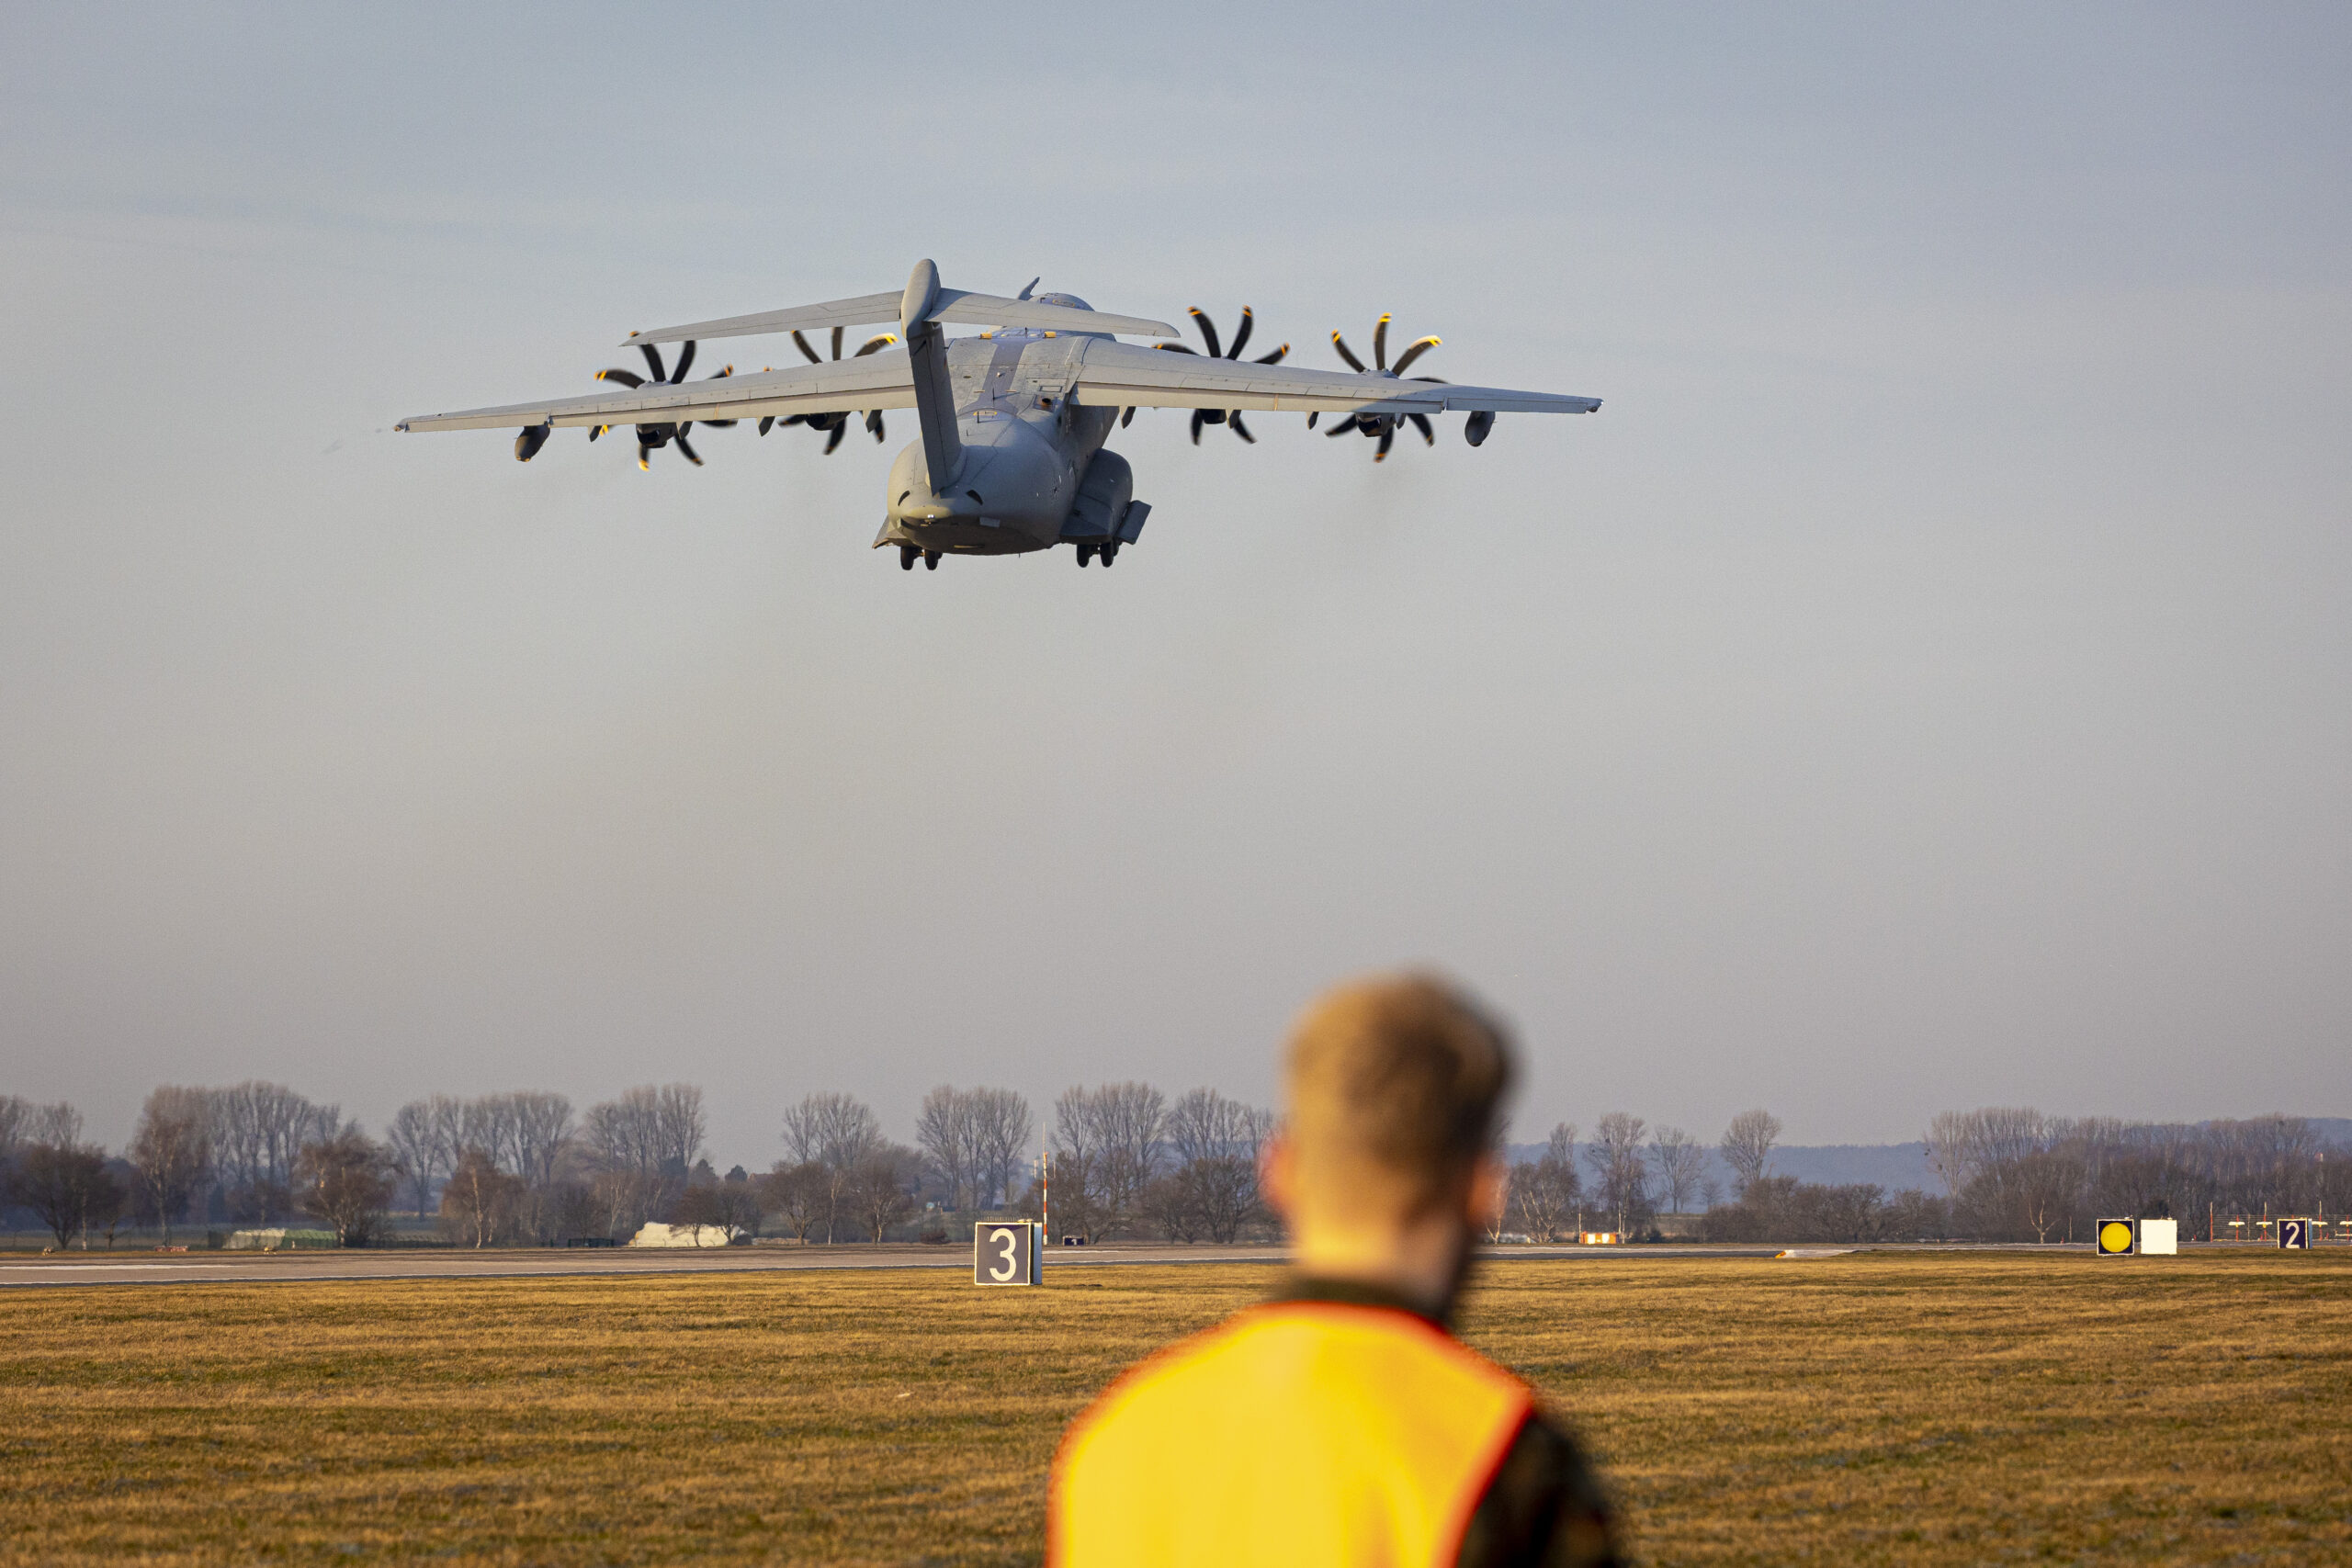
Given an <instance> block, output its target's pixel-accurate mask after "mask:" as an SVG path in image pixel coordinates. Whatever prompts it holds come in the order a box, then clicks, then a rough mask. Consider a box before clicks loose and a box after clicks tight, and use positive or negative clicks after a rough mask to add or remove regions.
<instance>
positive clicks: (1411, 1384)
mask: <svg viewBox="0 0 2352 1568" xmlns="http://www.w3.org/2000/svg"><path fill="white" fill-rule="evenodd" d="M1533 1410H1534V1400H1533V1397H1532V1394H1531V1393H1529V1392H1528V1389H1527V1385H1526V1384H1524V1383H1522V1382H1520V1381H1519V1380H1518V1379H1517V1378H1515V1377H1513V1376H1511V1375H1510V1373H1509V1372H1507V1371H1503V1370H1502V1369H1501V1368H1500V1367H1498V1366H1496V1365H1495V1364H1494V1363H1493V1362H1491V1361H1489V1360H1487V1359H1486V1358H1485V1357H1483V1356H1480V1355H1478V1354H1477V1353H1476V1351H1473V1350H1471V1349H1470V1348H1468V1347H1466V1346H1464V1345H1463V1344H1462V1343H1461V1342H1460V1341H1458V1340H1456V1339H1454V1338H1453V1337H1451V1336H1449V1335H1447V1334H1446V1333H1445V1332H1444V1331H1443V1330H1442V1329H1440V1328H1438V1327H1436V1326H1435V1325H1432V1324H1430V1323H1428V1322H1425V1321H1423V1320H1422V1319H1420V1318H1418V1317H1415V1316H1414V1315H1413V1314H1410V1313H1407V1312H1402V1311H1398V1310H1396V1309H1394V1308H1388V1307H1377V1306H1354V1305H1341V1304H1338V1303H1326V1302H1283V1303H1275V1304H1273V1305H1270V1306H1263V1307H1253V1308H1251V1309H1250V1310H1248V1311H1246V1312H1242V1313H1238V1314H1235V1315H1234V1316H1233V1317H1230V1318H1228V1319H1227V1320H1226V1321H1225V1322H1224V1323H1222V1324H1220V1325H1217V1326H1216V1327H1215V1328H1213V1329H1210V1330H1209V1331H1208V1332H1207V1333H1205V1334H1202V1335H1200V1336H1198V1337H1194V1338H1193V1339H1190V1340H1187V1341H1185V1342H1184V1343H1182V1344H1181V1345H1177V1346H1174V1347H1172V1348H1170V1349H1169V1350H1166V1351H1164V1352H1162V1353H1161V1354H1160V1355H1159V1356H1157V1357H1155V1358H1153V1359H1151V1360H1149V1361H1147V1362H1145V1363H1144V1364H1143V1365H1142V1366H1140V1367H1138V1368H1136V1370H1135V1371H1132V1372H1129V1373H1128V1374H1127V1375H1126V1376H1125V1377H1124V1378H1122V1379H1121V1380H1120V1381H1119V1382H1116V1383H1114V1384H1113V1385H1112V1386H1111V1388H1110V1389H1109V1391H1108V1392H1106V1393H1104V1394H1103V1397H1102V1398H1100V1399H1098V1400H1097V1401H1095V1403H1094V1404H1093V1406H1092V1408H1091V1409H1090V1410H1088V1411H1087V1413H1086V1414H1085V1415H1084V1416H1080V1418H1079V1420H1078V1422H1077V1423H1076V1425H1074V1426H1073V1427H1071V1428H1070V1430H1069V1435H1068V1436H1067V1437H1066V1438H1063V1440H1062V1447H1061V1452H1060V1454H1059V1455H1058V1456H1057V1458H1056V1460H1055V1461H1054V1476H1053V1491H1052V1497H1051V1499H1050V1502H1049V1504H1048V1508H1047V1516H1046V1561H1047V1562H1050V1563H1052V1564H1055V1565H1056V1568H1251V1565H1254V1564H1261V1563H1262V1564H1265V1565H1266V1568H1277V1565H1279V1568H1306V1565H1309V1564H1330V1565H1332V1568H1342V1565H1344V1568H1372V1565H1374V1564H1379V1565H1382V1568H1388V1565H1392V1564H1393V1565H1396V1568H1444V1565H1446V1564H1450V1563H1452V1562H1453V1561H1454V1560H1455V1558H1456V1557H1457V1556H1458V1555H1459V1554H1460V1552H1461V1549H1462V1538H1463V1534H1464V1531H1465V1530H1466V1529H1468V1528H1469V1524H1470V1516H1471V1513H1472V1511H1473V1510H1474V1509H1475V1508H1476V1506H1477V1505H1478V1500H1479V1498H1480V1497H1481V1496H1483V1495H1485V1493H1486V1490H1487V1486H1488V1484H1489V1483H1491V1482H1492V1481H1493V1479H1494V1475H1495V1472H1496V1470H1497V1469H1498V1467H1499V1466H1500V1465H1501V1463H1502V1461H1503V1456H1504V1455H1505V1454H1506V1453H1507V1452H1508V1451H1509V1450H1510V1445H1511V1442H1512V1439H1513V1438H1517V1437H1518V1435H1519V1430H1520V1427H1521V1426H1522V1425H1523V1424H1525V1422H1526V1421H1527V1419H1528V1417H1529V1416H1530V1415H1531V1414H1532V1413H1533Z"/></svg>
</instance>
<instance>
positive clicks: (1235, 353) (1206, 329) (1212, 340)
mask: <svg viewBox="0 0 2352 1568" xmlns="http://www.w3.org/2000/svg"><path fill="white" fill-rule="evenodd" d="M1192 317H1193V325H1194V326H1196V327H1198V328H1200V329H1201V340H1202V341H1203V342H1204V343H1206V344H1208V345H1209V357H1210V358H1211V359H1238V358H1240V357H1241V349H1242V346H1243V345H1244V344H1247V343H1248V342H1249V341H1250V328H1251V327H1253V326H1255V325H1256V324H1257V321H1256V318H1254V317H1253V316H1251V315H1250V308H1249V307H1248V306H1247V305H1244V306H1243V307H1242V308H1241V325H1240V326H1239V327H1238V329H1236V331H1235V332H1234V334H1233V346H1232V347H1231V348H1224V347H1220V346H1219V345H1218V343H1217V335H1216V322H1214V321H1210V320H1209V318H1208V313H1207V312H1206V311H1204V310H1202V309H1201V308H1200V307H1199V306H1198V305H1195V306H1193V310H1192ZM1152 346H1153V347H1154V348H1164V349H1166V350H1167V351H1168V352H1169V353H1170V354H1193V353H1196V352H1198V351H1197V350H1194V349H1190V348H1186V347H1185V346H1184V345H1183V344H1181V343H1159V344H1152ZM1289 352H1290V344H1283V345H1282V347H1280V348H1278V349H1276V350H1274V352H1273V353H1272V354H1261V355H1259V356H1258V357H1257V359H1256V360H1255V361H1254V363H1256V364H1259V365H1272V364H1274V363H1275V362H1276V361H1278V360H1280V359H1281V358H1282V356H1283V355H1285V354H1288V353H1289ZM1135 416H1136V411H1135V410H1133V409H1129V410H1127V411H1126V412H1125V413H1123V414H1121V415H1120V416H1119V423H1121V424H1123V425H1124V424H1125V423H1127V422H1128V421H1129V420H1131V419H1133V418H1135ZM1204 424H1225V425H1230V426H1232V427H1233V434H1236V435H1238V436H1239V437H1241V439H1242V440H1244V441H1247V442H1248V443H1250V445H1251V446H1256V445H1257V444H1258V438H1257V437H1256V436H1254V435H1252V434H1250V427H1249V426H1248V425H1246V424H1244V423H1241V411H1240V410H1239V409H1194V410H1193V446H1199V445H1200V444H1201V426H1203V425H1204Z"/></svg>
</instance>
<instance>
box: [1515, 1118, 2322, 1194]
mask: <svg viewBox="0 0 2352 1568" xmlns="http://www.w3.org/2000/svg"><path fill="white" fill-rule="evenodd" d="M2305 1120H2307V1121H2308V1122H2311V1124H2312V1131H2314V1132H2316V1133H2317V1134H2319V1135H2320V1137H2321V1139H2322V1140H2323V1141H2324V1142H2327V1143H2330V1144H2338V1145H2346V1146H2347V1147H2352V1116H2312V1117H2307V1118H2305ZM1589 1147H1591V1145H1589V1144H1578V1145H1577V1157H1578V1158H1579V1159H1581V1158H1583V1157H1584V1153H1585V1150H1587V1149H1588V1148H1589ZM1543 1152H1544V1145H1541V1144H1513V1145H1510V1157H1511V1158H1512V1159H1513V1160H1523V1159H1534V1158H1536V1157H1537V1156H1540V1155H1542V1154H1543ZM1706 1168H1707V1173H1708V1174H1709V1175H1711V1176H1713V1178H1714V1179H1715V1180H1716V1181H1717V1183H1719V1184H1720V1185H1721V1187H1722V1188H1723V1190H1724V1192H1725V1193H1726V1194H1728V1193H1729V1192H1730V1190H1731V1168H1730V1167H1729V1166H1727V1165H1725V1164H1724V1161H1723V1156H1721V1155H1719V1154H1717V1153H1715V1151H1714V1150H1713V1149H1712V1148H1711V1149H1709V1150H1708V1151H1707V1167H1706ZM1765 1170H1766V1172H1767V1173H1768V1174H1770V1175H1772V1176H1793V1177H1795V1178H1796V1179H1798V1180H1799V1181H1813V1182H1818V1183H1820V1184H1821V1185H1822V1186H1824V1187H1843V1186H1846V1185H1849V1183H1852V1182H1857V1181H1871V1182H1876V1183H1877V1184H1878V1185H1879V1186H1881V1187H1883V1188H1885V1189H1886V1190H1888V1191H1889V1192H1900V1191H1902V1190H1904V1189H1905V1188H1906V1187H1918V1188H1924V1189H1925V1190H1928V1191H1930V1192H1939V1191H1941V1190H1943V1184H1942V1183H1941V1182H1940V1181H1939V1180H1938V1179H1936V1173H1935V1169H1934V1168H1933V1167H1931V1166H1929V1165H1928V1145H1926V1144H1924V1143H1919V1142H1916V1141H1915V1142H1912V1143H1908V1144H1788V1145H1782V1146H1781V1147H1779V1148H1776V1149H1774V1150H1773V1151H1772V1157H1771V1159H1770V1162H1768V1163H1767V1164H1766V1166H1765ZM1586 1174H1587V1176H1588V1177H1589V1175H1590V1172H1589V1171H1587V1172H1586Z"/></svg>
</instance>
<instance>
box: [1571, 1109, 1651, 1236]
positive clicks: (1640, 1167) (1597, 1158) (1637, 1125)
mask: <svg viewBox="0 0 2352 1568" xmlns="http://www.w3.org/2000/svg"><path fill="white" fill-rule="evenodd" d="M1648 1127H1649V1123H1648V1122H1645V1121H1643V1120H1642V1119H1641V1118H1640V1117H1638V1116H1634V1115H1630V1114H1628V1113H1627V1112H1625V1111H1611V1112H1610V1113H1609V1114H1608V1115H1606V1116H1603V1117H1602V1118H1601V1119H1600V1122H1598V1123H1596V1124H1595V1125H1594V1127H1593V1130H1592V1143H1591V1145H1590V1146H1589V1147H1588V1148H1587V1149H1586V1150H1585V1152H1584V1158H1585V1163H1586V1164H1587V1165H1589V1166H1590V1167H1591V1168H1592V1174H1593V1177H1594V1179H1596V1180H1597V1181H1598V1182H1599V1184H1600V1206H1601V1207H1602V1208H1603V1209H1606V1210H1607V1211H1609V1213H1611V1214H1613V1215H1615V1216H1616V1220H1617V1230H1618V1232H1619V1234H1620V1235H1628V1234H1631V1232H1632V1231H1633V1229H1634V1224H1635V1223H1636V1222H1637V1221H1641V1220H1645V1219H1646V1218H1648V1214H1649V1165H1648V1162H1647V1161H1646V1160H1645V1159H1644V1158H1643V1157H1642V1134H1643V1133H1644V1132H1645V1131H1646V1130H1647V1129H1648Z"/></svg>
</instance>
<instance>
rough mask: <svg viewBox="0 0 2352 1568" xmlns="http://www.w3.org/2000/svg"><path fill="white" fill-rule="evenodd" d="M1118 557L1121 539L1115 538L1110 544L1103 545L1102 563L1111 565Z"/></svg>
mask: <svg viewBox="0 0 2352 1568" xmlns="http://www.w3.org/2000/svg"><path fill="white" fill-rule="evenodd" d="M1118 558H1119V541H1118V540H1116V539H1114V540H1112V541H1111V542H1110V543H1109V544H1107V545H1105V546H1103V565H1104V566H1109V565H1110V564H1111V563H1112V562H1113V561H1114V560H1117V559H1118Z"/></svg>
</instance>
